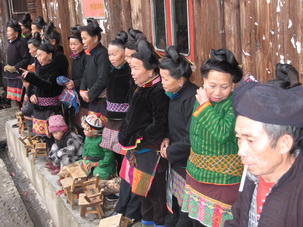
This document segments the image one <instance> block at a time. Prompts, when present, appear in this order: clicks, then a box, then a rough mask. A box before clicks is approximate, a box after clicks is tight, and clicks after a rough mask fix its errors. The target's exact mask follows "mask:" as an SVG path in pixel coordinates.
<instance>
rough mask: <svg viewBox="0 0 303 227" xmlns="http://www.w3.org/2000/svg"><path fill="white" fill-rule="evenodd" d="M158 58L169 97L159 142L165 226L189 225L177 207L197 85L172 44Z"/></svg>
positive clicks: (186, 63)
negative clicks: (164, 172) (164, 167)
mask: <svg viewBox="0 0 303 227" xmlns="http://www.w3.org/2000/svg"><path fill="white" fill-rule="evenodd" d="M165 53H166V57H165V58H164V59H163V60H162V61H161V62H160V65H159V67H160V75H161V78H162V81H161V82H162V85H163V89H164V90H165V91H166V95H167V96H168V97H169V98H170V102H169V111H168V132H167V136H166V138H164V139H163V141H162V143H161V156H162V157H163V158H166V159H167V160H168V161H169V163H170V168H169V176H168V179H169V180H168V184H170V185H171V187H167V193H166V195H167V198H166V199H167V205H168V207H169V208H170V211H172V214H170V215H169V216H168V218H167V220H166V223H165V226H167V227H170V226H172V227H175V226H177V227H186V226H192V220H191V219H190V218H189V217H188V215H187V213H183V212H181V211H180V207H181V205H182V200H183V190H184V186H185V176H186V163H187V159H188V156H189V153H190V140H189V126H190V122H191V116H192V111H193V107H194V104H195V100H196V98H195V95H196V91H197V89H198V86H197V85H195V84H193V83H191V82H190V81H189V78H190V76H191V74H192V70H191V68H190V64H189V63H188V61H187V60H186V59H185V57H184V56H182V55H180V54H179V52H178V51H177V50H176V48H175V47H174V46H170V47H168V48H167V50H166V52H165Z"/></svg>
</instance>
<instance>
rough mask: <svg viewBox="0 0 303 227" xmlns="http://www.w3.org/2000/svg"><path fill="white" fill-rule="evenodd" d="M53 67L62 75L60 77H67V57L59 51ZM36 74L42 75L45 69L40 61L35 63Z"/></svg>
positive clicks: (54, 57)
mask: <svg viewBox="0 0 303 227" xmlns="http://www.w3.org/2000/svg"><path fill="white" fill-rule="evenodd" d="M53 63H54V64H53V67H54V68H55V70H56V71H57V72H58V73H59V74H60V76H67V74H68V60H67V58H66V56H65V55H64V54H63V53H62V52H61V51H59V50H57V51H55V53H54V56H53ZM35 67H36V73H37V74H40V70H42V69H43V67H42V66H41V65H40V63H39V61H36V63H35Z"/></svg>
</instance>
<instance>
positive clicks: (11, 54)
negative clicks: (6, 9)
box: [4, 19, 30, 107]
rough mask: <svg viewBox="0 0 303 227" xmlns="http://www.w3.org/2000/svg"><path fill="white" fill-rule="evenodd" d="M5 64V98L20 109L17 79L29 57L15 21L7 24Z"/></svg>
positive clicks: (19, 88) (19, 83) (19, 86)
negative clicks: (15, 102) (12, 101)
mask: <svg viewBox="0 0 303 227" xmlns="http://www.w3.org/2000/svg"><path fill="white" fill-rule="evenodd" d="M6 34H7V39H8V42H9V44H8V47H7V51H6V53H7V64H6V65H5V66H4V78H5V79H7V98H8V99H11V100H15V101H17V103H18V105H19V106H20V107H21V103H20V102H21V96H22V81H21V80H20V78H19V75H18V71H17V70H19V68H26V67H27V65H28V64H29V60H30V55H29V52H28V47H27V44H26V42H24V41H23V40H21V27H20V25H19V24H18V22H17V21H16V20H13V19H12V20H10V21H9V22H8V23H7V30H6Z"/></svg>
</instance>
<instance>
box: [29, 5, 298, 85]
mask: <svg viewBox="0 0 303 227" xmlns="http://www.w3.org/2000/svg"><path fill="white" fill-rule="evenodd" d="M27 1H28V2H32V1H34V0H27ZM35 1H36V5H37V9H36V10H37V11H39V5H40V6H41V12H40V14H39V13H37V12H36V15H43V16H44V17H45V18H48V20H53V21H54V22H55V24H56V25H58V24H60V26H59V27H61V29H62V36H63V37H67V35H68V33H69V27H70V26H71V25H74V24H80V25H83V23H84V21H85V20H84V19H83V16H82V8H81V0H35ZM192 1H193V9H194V12H193V13H194V17H193V18H194V21H193V22H192V23H194V26H195V37H194V42H195V53H196V56H195V65H196V66H197V69H196V71H195V73H194V76H193V81H194V82H195V83H197V84H198V85H201V84H202V83H203V82H202V79H201V77H200V75H199V74H200V73H199V69H200V66H201V65H202V63H203V61H204V60H205V59H207V58H208V56H209V51H210V49H211V48H214V49H219V48H228V49H230V50H231V51H233V53H234V54H235V56H236V58H237V60H238V62H239V63H240V64H242V65H243V71H244V72H248V71H249V72H251V73H252V74H253V75H255V76H256V77H257V79H259V80H260V81H262V82H264V81H267V80H269V79H272V78H273V77H274V75H275V73H274V70H275V64H276V63H277V62H282V63H283V62H285V63H292V64H293V65H294V66H295V67H296V68H297V69H298V71H299V72H300V75H301V74H302V72H303V64H302V63H303V62H302V61H303V57H302V34H301V33H302V31H303V17H302V13H303V12H302V11H303V1H302V0H285V1H284V0H283V1H282V0H258V1H253V0H192ZM105 4H106V9H107V16H108V19H107V20H100V23H101V24H102V27H103V28H105V31H104V32H103V33H104V34H103V37H102V39H103V41H102V43H103V44H104V45H105V46H107V44H108V42H109V41H110V40H112V39H113V38H115V35H116V33H117V32H118V31H120V30H127V29H128V28H129V27H134V28H135V29H139V30H142V31H143V32H144V33H145V34H146V36H147V38H148V40H152V39H151V38H152V37H151V16H150V1H141V0H105ZM67 12H68V13H67ZM63 46H64V50H65V51H66V53H69V50H68V45H67V39H65V38H63ZM67 55H68V54H67ZM301 81H302V78H301Z"/></svg>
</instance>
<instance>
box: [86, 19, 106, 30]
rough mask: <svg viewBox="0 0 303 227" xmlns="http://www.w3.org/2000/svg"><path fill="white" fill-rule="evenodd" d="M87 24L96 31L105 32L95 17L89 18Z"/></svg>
mask: <svg viewBox="0 0 303 227" xmlns="http://www.w3.org/2000/svg"><path fill="white" fill-rule="evenodd" d="M86 21H87V25H88V26H90V27H92V28H93V30H95V32H100V33H101V32H103V30H102V29H101V28H100V26H99V23H98V21H97V20H96V19H95V18H92V17H90V18H87V20H86Z"/></svg>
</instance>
